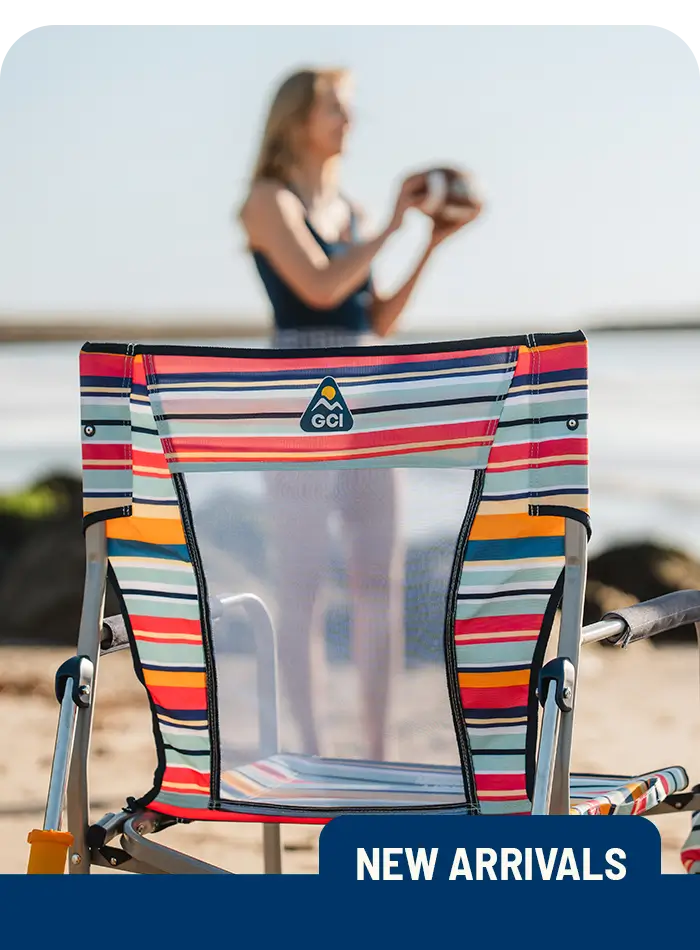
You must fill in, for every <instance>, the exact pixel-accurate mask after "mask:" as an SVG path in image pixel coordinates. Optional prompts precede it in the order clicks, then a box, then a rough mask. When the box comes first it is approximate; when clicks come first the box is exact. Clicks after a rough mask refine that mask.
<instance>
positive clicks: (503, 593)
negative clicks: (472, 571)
mask: <svg viewBox="0 0 700 950" xmlns="http://www.w3.org/2000/svg"><path fill="white" fill-rule="evenodd" d="M550 593H551V591H549V590H528V589H527V588H526V587H523V588H522V589H519V590H495V591H490V592H489V593H484V594H479V593H475V594H457V600H492V599H494V598H500V599H505V598H508V597H525V596H532V595H537V596H542V597H549V595H550Z"/></svg>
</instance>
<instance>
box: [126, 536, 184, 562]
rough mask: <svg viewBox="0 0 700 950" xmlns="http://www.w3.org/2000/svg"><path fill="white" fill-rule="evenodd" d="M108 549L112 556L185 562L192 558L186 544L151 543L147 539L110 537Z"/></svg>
mask: <svg viewBox="0 0 700 950" xmlns="http://www.w3.org/2000/svg"><path fill="white" fill-rule="evenodd" d="M108 550H109V556H110V557H148V558H163V559H166V560H169V561H184V562H185V563H189V560H190V557H189V554H188V552H187V545H186V544H149V543H148V542H147V541H128V540H124V539H122V538H110V539H109V541H108Z"/></svg>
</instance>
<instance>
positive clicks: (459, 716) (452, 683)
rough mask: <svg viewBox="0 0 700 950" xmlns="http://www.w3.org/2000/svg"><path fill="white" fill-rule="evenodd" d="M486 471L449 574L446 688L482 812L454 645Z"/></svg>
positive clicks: (477, 482)
mask: <svg viewBox="0 0 700 950" xmlns="http://www.w3.org/2000/svg"><path fill="white" fill-rule="evenodd" d="M485 481H486V474H485V472H484V471H483V469H477V470H476V471H475V472H474V479H473V481H472V490H471V494H470V497H469V504H468V505H467V511H466V513H465V515H464V521H463V522H462V527H461V528H460V530H459V535H458V536H457V544H456V547H455V556H454V561H453V562H452V574H451V577H450V586H449V589H448V592H447V606H446V610H445V640H444V649H445V670H446V674H447V692H448V695H449V697H450V708H451V710H452V722H453V724H454V729H455V737H456V739H457V746H458V748H459V760H460V765H461V768H462V779H463V781H464V794H465V797H466V800H467V807H468V808H469V809H471V810H472V812H473V813H474V814H477V815H478V814H480V812H481V805H480V802H479V796H478V794H477V791H476V781H475V779H474V765H473V762H472V752H471V747H470V745H469V730H468V729H467V725H466V723H465V721H464V709H463V708H462V699H461V696H460V693H459V673H458V669H457V647H456V645H455V620H456V616H457V602H458V590H459V581H460V578H461V576H462V571H463V569H464V558H465V554H466V548H467V542H468V541H469V535H470V534H471V529H472V525H473V524H474V518H475V517H476V513H477V511H478V510H479V505H480V503H481V495H482V493H483V490H484V482H485Z"/></svg>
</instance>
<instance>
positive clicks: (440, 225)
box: [428, 204, 482, 250]
mask: <svg viewBox="0 0 700 950" xmlns="http://www.w3.org/2000/svg"><path fill="white" fill-rule="evenodd" d="M481 211H482V205H481V204H475V205H474V209H473V212H472V213H470V214H469V216H468V217H464V218H461V219H460V220H459V221H449V220H447V219H446V218H440V217H436V218H433V231H432V234H431V235H430V242H429V245H428V246H429V247H430V249H431V250H432V249H434V248H436V247H437V246H438V245H439V244H442V242H443V241H444V240H445V239H446V238H448V237H451V236H452V235H453V234H456V233H457V232H458V231H461V230H462V228H464V227H466V226H467V225H468V224H471V223H472V221H475V220H476V218H478V217H479V215H480V214H481Z"/></svg>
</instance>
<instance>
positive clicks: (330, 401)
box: [299, 376, 355, 435]
mask: <svg viewBox="0 0 700 950" xmlns="http://www.w3.org/2000/svg"><path fill="white" fill-rule="evenodd" d="M354 424H355V420H354V419H353V417H352V413H351V412H350V410H349V409H348V407H347V403H346V402H345V400H344V399H343V395H342V393H341V392H340V388H339V387H338V384H337V383H336V381H335V380H334V379H333V377H332V376H326V377H325V379H324V380H322V382H321V384H320V386H319V387H318V389H317V390H316V392H315V393H314V394H313V397H312V399H311V402H310V403H309V405H308V406H307V407H306V411H305V412H304V415H303V416H302V417H301V421H300V423H299V425H300V426H301V427H302V429H303V430H304V432H316V433H318V434H322V435H328V434H329V433H332V432H349V431H350V429H352V427H353V425H354Z"/></svg>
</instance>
